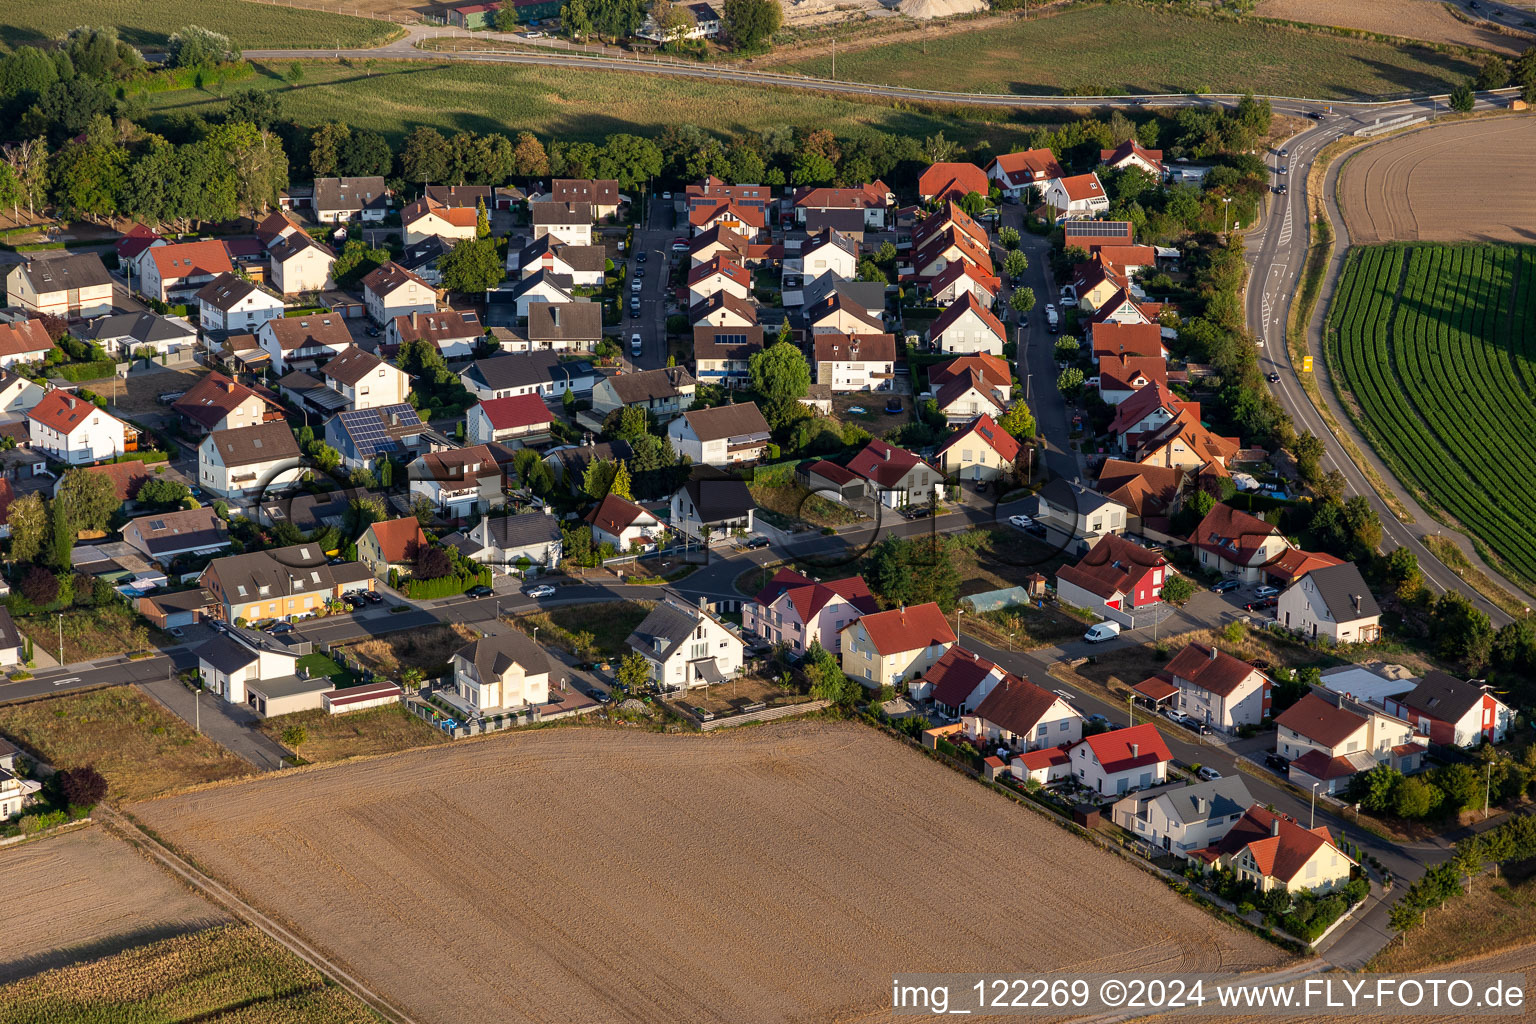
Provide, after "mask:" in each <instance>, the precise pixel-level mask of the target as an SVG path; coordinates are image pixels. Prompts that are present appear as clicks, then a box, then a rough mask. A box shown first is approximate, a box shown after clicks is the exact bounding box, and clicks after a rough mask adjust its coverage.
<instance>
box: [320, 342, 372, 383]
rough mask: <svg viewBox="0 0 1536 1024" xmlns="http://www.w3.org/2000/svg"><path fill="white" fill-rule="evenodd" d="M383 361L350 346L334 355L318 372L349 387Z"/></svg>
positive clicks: (354, 346) (370, 353)
mask: <svg viewBox="0 0 1536 1024" xmlns="http://www.w3.org/2000/svg"><path fill="white" fill-rule="evenodd" d="M383 361H384V360H382V359H380V358H379V357H378V356H376V355H374V354H373V353H372V352H364V351H363V350H362V349H360V348H358V347H357V346H356V345H352V346H349V347H348V348H344V349H342V350H341V351H340V352H338V353H336V355H335V356H334V357H332V358H331V360H330V362H328V363H326V364H325V365H324V366H323V367H321V368H320V372H321V373H322V374H324V375H325V376H327V377H329V378H331V379H332V380H338V381H341V383H343V384H346V385H348V386H349V387H350V386H352V385H355V384H356V383H357V382H358V381H360V380H362V379H363V378H364V377H366V376H367V375H368V374H369V373H371V372H373V369H374V367H376V366H378V365H379V364H380V363H382V362H383Z"/></svg>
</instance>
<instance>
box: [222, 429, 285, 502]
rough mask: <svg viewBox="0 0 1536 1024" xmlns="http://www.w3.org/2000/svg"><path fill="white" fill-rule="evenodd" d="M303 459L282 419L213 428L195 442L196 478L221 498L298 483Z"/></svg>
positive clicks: (260, 492)
mask: <svg viewBox="0 0 1536 1024" xmlns="http://www.w3.org/2000/svg"><path fill="white" fill-rule="evenodd" d="M302 461H303V460H302V459H301V458H300V456H299V443H298V441H297V440H296V439H295V438H294V436H293V430H292V429H291V428H290V427H289V426H288V424H287V423H286V422H284V421H282V420H274V421H272V422H271V423H260V424H257V425H255V426H250V427H236V428H233V429H230V430H215V431H213V432H212V433H210V434H209V435H208V436H207V437H205V438H203V441H202V443H201V444H200V445H198V449H197V482H198V483H199V484H200V485H201V486H202V487H203V489H204V490H207V491H211V492H213V493H214V494H216V495H218V496H219V497H221V498H233V499H240V498H249V497H254V496H256V495H259V494H262V493H265V492H270V491H273V490H276V489H280V488H283V487H290V486H293V485H294V484H297V483H298V474H299V468H300V466H301V465H302Z"/></svg>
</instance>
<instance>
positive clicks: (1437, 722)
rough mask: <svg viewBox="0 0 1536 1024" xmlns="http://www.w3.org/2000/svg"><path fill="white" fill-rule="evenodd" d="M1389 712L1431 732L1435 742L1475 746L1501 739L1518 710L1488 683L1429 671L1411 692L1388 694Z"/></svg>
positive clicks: (1430, 736)
mask: <svg viewBox="0 0 1536 1024" xmlns="http://www.w3.org/2000/svg"><path fill="white" fill-rule="evenodd" d="M1384 706H1385V708H1386V711H1387V714H1389V715H1396V716H1397V717H1398V718H1402V719H1406V720H1407V721H1409V722H1412V723H1413V724H1415V725H1417V726H1418V727H1419V732H1421V733H1427V734H1428V735H1429V739H1430V742H1431V743H1439V744H1442V745H1444V746H1448V747H1475V746H1477V745H1478V744H1479V743H1481V742H1482V741H1484V740H1487V741H1488V742H1490V743H1498V742H1500V741H1501V740H1503V739H1504V736H1505V734H1507V733H1508V732H1509V729H1510V726H1512V725H1513V724H1514V720H1515V713H1514V711H1513V710H1512V709H1511V708H1510V707H1509V705H1507V704H1505V703H1504V702H1503V701H1501V700H1499V698H1497V697H1495V696H1494V695H1493V694H1491V693H1489V692H1488V688H1487V686H1485V685H1484V684H1482V683H1479V682H1476V681H1467V680H1461V679H1457V678H1456V677H1455V676H1453V675H1447V674H1446V673H1444V672H1428V673H1426V674H1425V676H1424V678H1423V679H1421V680H1420V681H1419V685H1418V686H1415V687H1414V688H1413V689H1412V690H1411V691H1410V692H1408V693H1405V694H1402V695H1401V696H1398V697H1388V698H1387V699H1386V700H1385V702H1384Z"/></svg>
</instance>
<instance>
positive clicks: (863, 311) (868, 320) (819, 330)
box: [805, 277, 885, 335]
mask: <svg viewBox="0 0 1536 1024" xmlns="http://www.w3.org/2000/svg"><path fill="white" fill-rule="evenodd" d="M822 280H824V281H829V280H831V278H830V277H827V278H822ZM882 305H883V302H882ZM805 322H806V325H807V326H808V327H809V328H810V331H811V333H812V334H813V335H816V334H866V335H877V334H883V333H884V332H885V321H884V319H883V318H882V316H881V313H879V312H875V313H871V312H870V311H869V307H868V306H866V305H865V304H864V303H863V302H862V301H858V300H857V299H855V298H854V297H853V296H852V295H849V294H848V293H846V292H844V291H842V290H839V289H834V290H833V291H832V292H831V293H830V294H828V295H827V296H826V297H824V298H822V299H820V300H819V301H816V302H813V303H810V304H809V305H807V306H806V307H805Z"/></svg>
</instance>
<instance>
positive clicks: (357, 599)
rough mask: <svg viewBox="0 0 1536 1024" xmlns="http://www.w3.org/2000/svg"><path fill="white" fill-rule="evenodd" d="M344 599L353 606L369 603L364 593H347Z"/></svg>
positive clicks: (357, 606) (358, 606)
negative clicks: (364, 597) (365, 599)
mask: <svg viewBox="0 0 1536 1024" xmlns="http://www.w3.org/2000/svg"><path fill="white" fill-rule="evenodd" d="M343 600H344V601H346V602H347V604H349V605H351V606H352V607H353V608H361V607H362V606H363V605H365V604H367V603H368V602H366V601H364V600H363V595H362V594H347V595H346V596H345V597H344V598H343Z"/></svg>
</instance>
